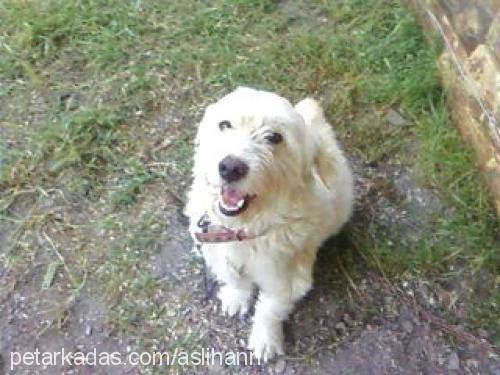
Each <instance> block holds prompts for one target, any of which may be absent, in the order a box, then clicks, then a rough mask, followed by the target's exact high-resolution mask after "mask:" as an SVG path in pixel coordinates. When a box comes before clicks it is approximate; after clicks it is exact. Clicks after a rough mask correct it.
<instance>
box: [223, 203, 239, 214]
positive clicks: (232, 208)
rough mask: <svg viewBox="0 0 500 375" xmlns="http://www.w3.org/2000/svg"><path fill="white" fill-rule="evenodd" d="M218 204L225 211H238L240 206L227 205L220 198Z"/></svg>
mask: <svg viewBox="0 0 500 375" xmlns="http://www.w3.org/2000/svg"><path fill="white" fill-rule="evenodd" d="M220 204H221V206H222V208H224V209H225V210H227V211H231V212H232V211H238V210H239V209H240V208H241V207H231V206H228V205H226V204H225V203H224V201H222V200H221V201H220Z"/></svg>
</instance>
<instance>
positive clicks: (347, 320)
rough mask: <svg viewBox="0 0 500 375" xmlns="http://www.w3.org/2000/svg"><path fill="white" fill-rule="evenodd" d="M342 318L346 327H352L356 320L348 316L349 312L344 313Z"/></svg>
mask: <svg viewBox="0 0 500 375" xmlns="http://www.w3.org/2000/svg"><path fill="white" fill-rule="evenodd" d="M342 320H343V321H344V323H345V324H347V326H348V327H354V326H355V325H356V322H355V321H354V320H353V319H352V318H351V317H350V316H349V314H344V316H343V318H342Z"/></svg>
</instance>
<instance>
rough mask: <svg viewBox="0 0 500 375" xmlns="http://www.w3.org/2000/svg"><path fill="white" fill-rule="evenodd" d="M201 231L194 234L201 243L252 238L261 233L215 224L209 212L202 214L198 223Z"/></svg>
mask: <svg viewBox="0 0 500 375" xmlns="http://www.w3.org/2000/svg"><path fill="white" fill-rule="evenodd" d="M197 226H198V228H200V229H201V232H195V233H194V236H195V238H196V239H197V240H198V242H199V243H200V244H203V243H221V242H237V241H238V242H239V241H244V240H251V239H254V238H256V237H258V236H259V235H255V234H252V233H248V232H246V231H245V230H244V229H232V228H229V227H226V226H224V225H213V224H212V223H211V221H210V218H209V216H208V214H207V213H204V214H203V215H201V217H200V218H199V220H198V223H197Z"/></svg>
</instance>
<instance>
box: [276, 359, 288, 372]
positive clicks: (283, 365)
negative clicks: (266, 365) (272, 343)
mask: <svg viewBox="0 0 500 375" xmlns="http://www.w3.org/2000/svg"><path fill="white" fill-rule="evenodd" d="M285 368H286V361H285V360H284V359H283V358H280V359H278V361H277V362H276V364H275V365H274V373H275V374H282V373H283V371H285Z"/></svg>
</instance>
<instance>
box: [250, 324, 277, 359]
mask: <svg viewBox="0 0 500 375" xmlns="http://www.w3.org/2000/svg"><path fill="white" fill-rule="evenodd" d="M283 346H284V345H283V329H282V327H281V326H280V325H276V326H272V327H269V326H259V325H255V324H254V326H253V328H252V333H251V334H250V338H249V339H248V349H250V350H252V351H253V354H254V356H255V357H256V358H257V360H259V361H261V360H263V361H264V362H267V361H268V360H270V359H272V358H273V357H274V356H275V355H277V354H278V355H280V354H284V353H285V352H284V350H283Z"/></svg>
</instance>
